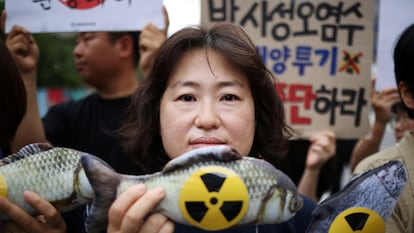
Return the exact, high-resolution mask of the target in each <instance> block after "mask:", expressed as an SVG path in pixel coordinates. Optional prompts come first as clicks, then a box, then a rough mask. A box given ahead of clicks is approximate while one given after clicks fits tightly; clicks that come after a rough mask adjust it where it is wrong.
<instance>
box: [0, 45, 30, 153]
mask: <svg viewBox="0 0 414 233" xmlns="http://www.w3.org/2000/svg"><path fill="white" fill-rule="evenodd" d="M0 61H1V62H0V93H1V98H0V109H1V114H0V147H1V149H2V151H3V153H10V143H11V141H12V140H13V138H14V136H15V134H16V130H17V127H18V126H19V124H20V122H21V120H22V119H23V116H24V114H25V113H26V104H27V102H26V101H27V100H26V89H25V86H24V84H23V80H22V78H21V77H20V73H19V71H18V69H17V66H16V63H15V61H14V59H13V57H12V56H11V54H10V52H9V50H8V49H7V47H6V44H5V43H4V41H3V40H2V39H1V38H0Z"/></svg>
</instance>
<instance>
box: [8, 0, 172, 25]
mask: <svg viewBox="0 0 414 233" xmlns="http://www.w3.org/2000/svg"><path fill="white" fill-rule="evenodd" d="M162 7H163V0H151V1H148V0H6V2H5V9H6V12H7V20H6V32H9V31H10V30H11V27H12V26H13V25H15V24H17V25H20V26H23V27H25V28H26V29H28V30H29V31H30V32H32V33H41V32H42V33H45V32H81V31H133V30H141V29H142V28H143V27H145V25H146V24H147V23H149V22H151V23H153V24H154V25H155V26H157V27H159V28H163V27H164V18H163V14H162Z"/></svg>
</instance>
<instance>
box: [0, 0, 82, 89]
mask: <svg viewBox="0 0 414 233" xmlns="http://www.w3.org/2000/svg"><path fill="white" fill-rule="evenodd" d="M3 9H4V0H0V10H1V11H3ZM1 33H2V35H1V36H2V38H3V39H4V38H5V37H4V36H5V35H4V32H1ZM33 36H34V38H35V40H36V42H37V44H38V46H39V50H40V57H39V64H38V85H39V87H69V88H77V87H83V86H84V84H83V82H82V80H81V78H80V77H79V75H78V73H77V71H76V68H75V62H74V59H73V53H72V51H73V48H74V46H75V38H76V34H75V33H59V34H58V33H37V34H33Z"/></svg>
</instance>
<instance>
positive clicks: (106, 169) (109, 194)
mask: <svg viewBox="0 0 414 233" xmlns="http://www.w3.org/2000/svg"><path fill="white" fill-rule="evenodd" d="M81 163H82V166H83V168H84V170H85V174H86V176H87V177H88V179H89V182H90V184H91V186H92V189H93V190H94V193H95V198H94V199H93V201H92V204H91V205H90V206H89V209H88V210H89V211H88V216H87V219H86V223H85V228H86V232H88V233H97V232H101V231H102V230H104V229H105V228H106V226H107V225H108V211H109V208H110V207H111V205H112V203H113V202H114V200H115V198H116V193H117V187H118V185H119V183H120V182H121V176H122V175H121V174H118V173H116V172H115V171H114V170H113V169H112V168H111V167H110V166H109V165H108V164H107V163H106V162H104V161H103V160H101V159H99V158H98V157H95V156H92V155H88V154H85V155H83V156H82V157H81Z"/></svg>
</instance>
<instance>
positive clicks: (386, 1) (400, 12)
mask: <svg viewBox="0 0 414 233" xmlns="http://www.w3.org/2000/svg"><path fill="white" fill-rule="evenodd" d="M379 6H380V7H379V9H380V10H379V20H378V43H377V69H376V70H377V72H376V74H375V75H376V78H377V81H376V89H377V90H382V89H385V88H390V87H396V83H395V76H394V61H393V52H394V47H395V43H396V40H397V39H398V36H399V35H400V34H401V33H402V32H403V31H404V29H405V28H406V27H407V26H408V25H410V24H412V23H414V16H413V11H414V1H413V0H392V1H391V0H381V1H380V5H379Z"/></svg>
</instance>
